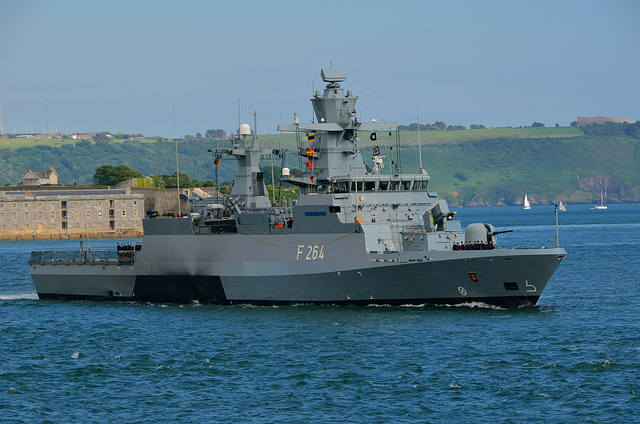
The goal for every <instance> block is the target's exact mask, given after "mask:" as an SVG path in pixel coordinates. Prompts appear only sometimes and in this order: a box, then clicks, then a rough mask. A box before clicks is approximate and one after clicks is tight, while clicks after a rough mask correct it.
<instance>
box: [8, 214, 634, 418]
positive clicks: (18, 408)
mask: <svg viewBox="0 0 640 424" xmlns="http://www.w3.org/2000/svg"><path fill="white" fill-rule="evenodd" d="M456 211H457V212H459V219H460V220H461V221H462V223H463V225H466V224H469V223H472V222H490V223H493V224H494V226H495V227H496V230H498V231H501V230H514V231H513V232H511V233H505V234H502V235H500V236H499V244H500V245H501V246H506V247H511V246H515V245H523V246H527V247H540V246H555V244H556V241H555V235H556V232H555V216H554V211H553V207H552V206H539V207H533V208H532V209H531V210H530V211H526V212H525V211H523V210H522V209H521V208H516V207H492V208H458V209H456ZM559 222H560V226H559V235H560V237H559V238H560V245H561V246H562V247H565V248H566V250H567V252H568V257H567V259H566V260H565V261H564V262H563V263H562V264H561V265H560V267H559V268H558V270H557V271H556V273H555V274H554V276H553V277H552V279H551V281H550V283H549V285H548V286H547V288H546V290H545V292H544V293H543V295H542V297H541V298H540V301H539V302H538V307H533V308H524V309H517V310H504V309H496V308H490V307H483V306H482V305H469V306H457V307H453V306H423V307H384V306H382V307H380V306H377V307H374V306H371V307H337V306H312V305H300V306H287V307H248V306H223V307H221V306H208V305H207V306H203V305H182V306H179V305H165V304H145V303H131V302H112V303H99V302H82V301H81V302H64V301H49V300H47V301H40V300H37V296H36V295H35V291H34V289H33V285H32V282H31V279H30V276H29V269H28V265H27V260H28V257H29V252H30V251H31V250H40V249H47V248H54V247H55V248H59V247H76V246H77V245H78V241H51V242H4V243H0V249H1V252H2V256H1V259H0V260H1V263H2V266H1V269H0V421H1V422H9V423H14V422H15V423H22V422H25V423H44V422H51V423H58V422H65V423H66V422H83V423H84V422H100V423H103V422H131V423H143V422H144V423H146V422H157V423H170V422H171V423H173V422H197V423H202V422H225V423H226V422H230V423H240V422H242V423H244V422H258V423H272V422H274V423H275V422H287V423H288V422H300V423H306V422H372V423H388V422H394V423H414V422H418V423H450V422H474V423H495V422H500V423H523V422H535V423H540V422H545V423H546V422H554V423H555V422H594V423H613V422H638V421H640V399H639V392H640V284H639V283H638V273H639V272H640V248H639V246H640V205H639V204H621V205H617V204H616V205H610V206H609V209H608V210H606V211H598V210H592V209H590V208H589V206H584V205H569V206H567V211H566V212H561V213H560V214H559ZM131 241H133V240H131ZM114 244H115V241H114V240H100V241H92V245H93V246H95V247H107V246H109V247H110V246H112V245H114Z"/></svg>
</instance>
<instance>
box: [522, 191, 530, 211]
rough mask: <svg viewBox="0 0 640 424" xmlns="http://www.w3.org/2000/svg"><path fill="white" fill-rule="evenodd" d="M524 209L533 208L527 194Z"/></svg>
mask: <svg viewBox="0 0 640 424" xmlns="http://www.w3.org/2000/svg"><path fill="white" fill-rule="evenodd" d="M524 209H525V210H528V209H531V203H529V198H528V197H527V195H526V194H525V195H524Z"/></svg>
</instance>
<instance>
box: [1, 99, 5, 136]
mask: <svg viewBox="0 0 640 424" xmlns="http://www.w3.org/2000/svg"><path fill="white" fill-rule="evenodd" d="M3 134H4V127H3V126H2V101H1V100H0V135H3Z"/></svg>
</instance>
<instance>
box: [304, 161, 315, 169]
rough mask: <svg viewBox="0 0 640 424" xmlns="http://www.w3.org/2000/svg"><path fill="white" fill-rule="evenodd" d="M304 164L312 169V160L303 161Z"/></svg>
mask: <svg viewBox="0 0 640 424" xmlns="http://www.w3.org/2000/svg"><path fill="white" fill-rule="evenodd" d="M304 164H305V165H306V166H307V168H309V169H313V162H305V163H304Z"/></svg>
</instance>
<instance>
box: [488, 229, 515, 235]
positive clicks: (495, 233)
mask: <svg viewBox="0 0 640 424" xmlns="http://www.w3.org/2000/svg"><path fill="white" fill-rule="evenodd" d="M504 233H513V230H504V231H492V232H491V233H490V234H491V235H492V236H497V235H498V234H504Z"/></svg>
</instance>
